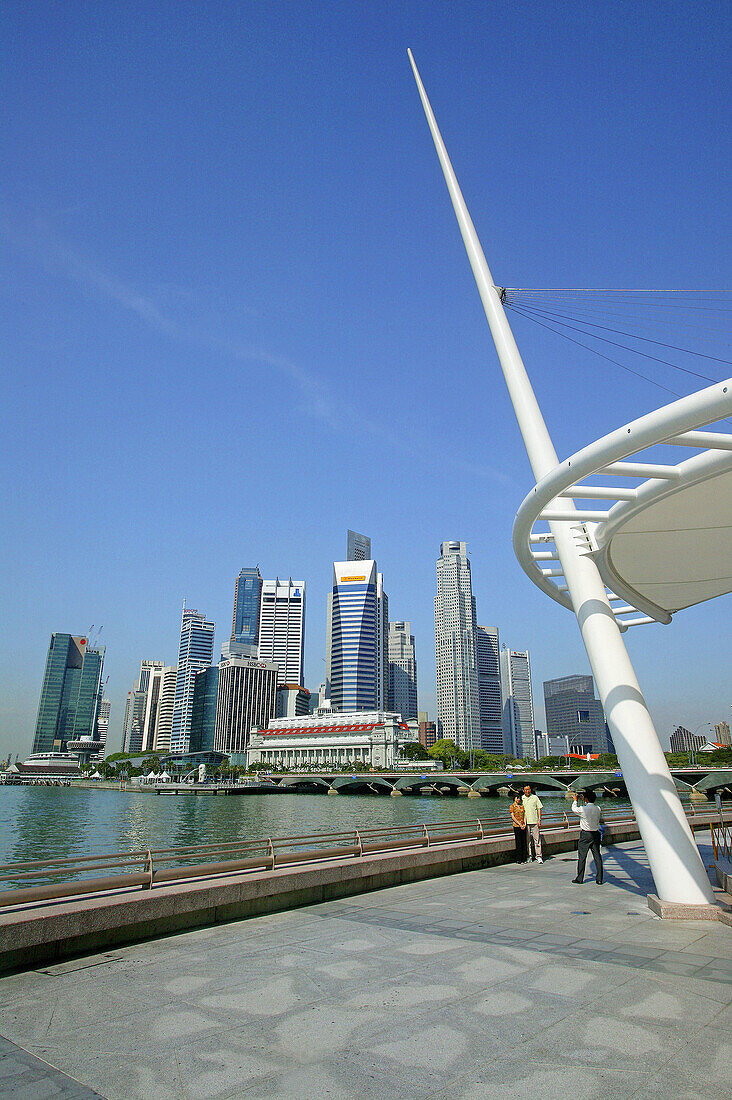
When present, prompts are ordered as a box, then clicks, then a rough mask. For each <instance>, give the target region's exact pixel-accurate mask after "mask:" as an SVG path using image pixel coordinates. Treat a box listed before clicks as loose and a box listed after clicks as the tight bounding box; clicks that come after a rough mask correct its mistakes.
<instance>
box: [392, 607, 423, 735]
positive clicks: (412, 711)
mask: <svg viewBox="0 0 732 1100" xmlns="http://www.w3.org/2000/svg"><path fill="white" fill-rule="evenodd" d="M384 709H385V710H391V711H396V712H397V713H398V714H401V716H402V720H403V721H404V722H406V721H407V720H408V719H410V718H416V717H417V658H416V656H415V652H414V635H413V634H412V633H411V624H410V623H406V622H397V623H389V699H388V703H387V706H386V707H385V708H384Z"/></svg>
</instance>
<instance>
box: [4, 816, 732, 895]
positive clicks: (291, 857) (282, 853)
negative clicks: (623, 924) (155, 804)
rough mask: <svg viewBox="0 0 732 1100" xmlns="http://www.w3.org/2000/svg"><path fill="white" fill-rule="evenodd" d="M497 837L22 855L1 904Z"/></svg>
mask: <svg viewBox="0 0 732 1100" xmlns="http://www.w3.org/2000/svg"><path fill="white" fill-rule="evenodd" d="M688 812H689V813H690V815H692V816H694V817H695V818H696V817H700V818H701V820H702V821H703V822H704V823H706V822H705V815H703V814H700V813H699V811H697V810H695V809H694V807H693V806H690V807H689V811H688ZM712 812H713V811H711V810H710V823H711V824H714V822H713V821H712V818H711V815H712ZM603 817H604V820H605V824H606V826H607V827H608V829H609V830H610V833H611V832H612V827H613V825H619V824H630V823H632V822H633V821H634V820H635V818H634V816H633V814H632V813H629V812H628V811H618V812H616V813H613V812H612V811H610V812H607V813H603ZM541 825H542V832H544V833H545V834H546V833H549V834H556V833H563V832H566V831H568V830H571V829H576V828H577V827H578V821H577V819H576V818H573V817H572V816H571V815H568V814H567V813H553V814H544V815H542V823H541ZM722 827H723V828H726V826H722ZM718 828H719V826H718ZM728 836H729V830H728ZM501 839H504V840H513V830H512V829H507V828H506V827H505V826H504V825H497V824H496V822H495V821H485V820H482V819H474V820H470V819H468V820H458V821H439V822H434V823H431V824H422V823H419V824H412V825H397V826H388V827H381V828H374V829H352V830H348V831H345V832H331V833H309V834H304V835H297V836H282V837H264V838H263V839H260V840H242V841H231V842H228V843H225V844H220V843H219V844H194V845H188V846H185V847H177V848H145V849H141V850H139V851H132V852H121V853H120V852H113V853H103V854H100V855H93V856H69V857H66V858H62V859H50V860H26V861H23V862H19V863H10V864H6V865H4V866H0V882H4V883H8V884H10V888H9V889H5V890H0V908H4V907H7V906H18V905H28V904H32V903H35V902H44V901H57V900H61V899H63V898H70V897H77V896H80V895H84V894H98V893H106V892H109V891H116V890H128V889H129V888H130V887H136V886H139V887H141V888H142V889H146V890H151V889H153V888H154V887H155V886H161V885H164V884H169V883H174V882H183V881H191V880H194V879H207V878H211V877H215V876H220V875H229V874H240V873H249V872H255V871H275V870H277V869H278V868H285V867H290V866H294V865H299V866H303V865H306V864H313V863H319V862H323V861H325V860H334V859H353V858H363V857H364V856H370V855H375V854H378V853H380V852H384V853H387V852H396V851H408V850H413V849H419V848H429V847H433V846H435V845H446V844H448V845H449V844H459V843H466V842H471V841H472V842H478V841H484V840H501ZM727 843H728V841H727ZM109 870H114V871H115V872H116V873H114V874H110V875H101V876H100V875H99V872H100V871H109Z"/></svg>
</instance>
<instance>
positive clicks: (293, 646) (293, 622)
mask: <svg viewBox="0 0 732 1100" xmlns="http://www.w3.org/2000/svg"><path fill="white" fill-rule="evenodd" d="M258 655H259V659H260V661H275V662H276V663H277V665H278V666H279V672H278V674H277V679H278V682H279V683H280V684H302V683H303V677H304V675H305V582H304V581H294V582H293V580H292V577H290V579H289V581H287V582H281V581H280V579H279V577H277V578H276V579H275V580H273V581H264V582H263V584H262V605H261V612H260V617H259V654H258ZM232 656H235V654H232Z"/></svg>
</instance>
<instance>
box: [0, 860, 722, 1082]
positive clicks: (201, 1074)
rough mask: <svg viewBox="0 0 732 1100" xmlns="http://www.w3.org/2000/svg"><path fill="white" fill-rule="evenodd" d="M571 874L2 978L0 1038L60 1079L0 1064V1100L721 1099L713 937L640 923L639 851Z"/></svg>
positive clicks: (710, 930) (179, 939)
mask: <svg viewBox="0 0 732 1100" xmlns="http://www.w3.org/2000/svg"><path fill="white" fill-rule="evenodd" d="M702 839H703V838H702ZM702 849H703V854H704V856H705V858H706V860H707V862H710V860H711V853H710V851H709V849H708V848H705V847H704V844H703V843H702ZM573 875H574V859H573V857H571V856H570V855H560V856H556V857H555V858H554V859H552V860H551V861H549V862H547V863H546V864H544V866H538V865H536V864H532V865H531V866H529V867H516V866H505V867H496V868H489V869H487V870H484V871H474V872H472V873H470V874H463V875H455V876H452V877H449V878H440V879H434V880H431V881H428V882H420V883H416V884H415V885H413V886H399V887H394V888H391V889H388V890H382V891H379V892H376V893H372V894H367V895H365V896H363V897H361V898H358V899H355V900H354V899H351V898H349V899H347V900H344V901H342V902H328V903H325V904H322V905H317V906H311V907H309V908H304V909H298V910H294V911H290V912H286V913H278V914H272V915H268V916H263V917H257V918H254V919H252V920H248V921H241V922H238V923H236V924H229V925H223V926H218V927H214V928H206V929H202V930H201V931H198V932H189V933H185V934H181V935H177V936H172V937H170V938H168V939H163V940H155V941H151V942H149V943H145V944H140V945H136V946H132V947H126V948H121V949H119V950H115V951H113V952H109V953H106V954H99V955H94V956H89V957H86V958H83V959H77V960H73V961H69V962H65V963H59V964H57V965H54V966H48V967H44V968H43V969H39V970H36V971H32V972H29V973H25V974H17V975H11V976H9V977H5V978H2V979H0V1032H2V1033H3V1034H4V1035H5V1036H7V1038H8V1039H9V1040H10V1041H11V1043H12V1044H17V1046H18V1047H22V1048H24V1049H25V1051H26V1052H29V1054H30V1055H33V1056H36V1057H37V1058H39V1059H42V1060H43V1062H44V1063H50V1066H54V1067H57V1069H58V1070H59V1071H62V1073H57V1072H55V1071H54V1070H52V1069H51V1068H50V1066H46V1067H45V1076H43V1072H42V1071H39V1070H38V1065H39V1064H40V1065H42V1064H43V1063H37V1062H35V1060H34V1059H30V1062H28V1058H29V1055H28V1054H25V1053H23V1051H18V1050H17V1047H16V1048H14V1047H12V1046H10V1045H7V1046H4V1047H2V1048H1V1049H0V1055H3V1054H4V1057H2V1058H1V1059H0V1096H3V1097H5V1096H11V1095H12V1097H13V1100H22V1098H23V1097H26V1096H27V1097H29V1098H32V1100H42V1098H43V1097H76V1096H78V1097H79V1098H81V1097H86V1096H89V1095H90V1093H89V1092H88V1091H87V1090H94V1091H95V1092H96V1093H97V1094H101V1095H102V1096H104V1097H108V1098H110V1100H136V1098H144V1100H150V1098H155V1100H168V1098H171V1100H172V1098H175V1100H198V1098H201V1100H203V1098H214V1097H217V1098H221V1100H223V1098H231V1100H233V1098H235V1097H242V1098H243V1100H244V1098H246V1100H255V1098H256V1100H259V1098H262V1100H264V1098H265V1097H267V1098H293V1100H306V1098H307V1100H310V1098H312V1097H315V1098H316V1100H324V1098H332V1100H371V1098H374V1100H377V1098H378V1100H384V1098H388V1100H392V1098H394V1100H399V1098H410V1100H411V1098H415V1100H416V1098H418V1100H426V1098H428V1097H429V1098H432V1100H447V1098H450V1100H486V1098H487V1097H488V1098H490V1097H493V1096H495V1097H502V1096H506V1095H507V1094H508V1090H509V1089H511V1090H512V1092H515V1093H516V1095H521V1096H527V1095H528V1096H539V1097H541V1098H542V1100H553V1098H561V1100H569V1098H570V1097H572V1098H574V1097H581V1098H582V1100H595V1098H600V1097H608V1098H609V1097H612V1098H613V1100H623V1098H630V1097H633V1098H634V1100H649V1098H651V1097H658V1098H661V1097H663V1098H664V1100H675V1098H678V1100H682V1098H683V1100H696V1098H702V1097H704V1098H715V1100H719V1098H722V1097H728V1096H732V932H731V931H730V929H729V928H727V927H725V926H723V925H721V924H717V923H714V922H705V921H696V922H684V923H680V924H676V923H671V922H664V921H661V920H659V919H657V918H654V917H652V916H651V914H650V912H649V910H648V908H647V905H646V900H645V895H646V893H647V892H649V891H650V890H651V888H652V887H651V880H650V876H649V873H648V868H647V863H646V860H645V855H644V853H643V849H642V846H641V845H640V844H637V843H636V844H625V845H622V846H618V847H615V848H612V849H610V850H609V851H608V853H607V859H606V879H607V885H606V886H604V887H602V888H598V887H596V886H595V884H594V881H592V880H590V881H588V883H587V884H586V885H583V886H581V887H579V886H572V885H570V879H571V878H572V877H573ZM18 1059H26V1062H25V1063H22V1064H26V1065H30V1067H31V1069H30V1071H32V1072H33V1073H38V1072H41V1076H37V1077H35V1078H34V1079H33V1081H30V1080H29V1079H28V1080H26V1081H25V1082H21V1081H20V1080H19V1079H18V1078H17V1075H16V1078H15V1079H13V1077H12V1067H13V1065H17V1063H18ZM3 1066H5V1067H6V1070H7V1072H6V1074H5V1077H3V1070H2V1067H3ZM63 1074H67V1075H69V1077H70V1078H72V1079H73V1080H72V1081H71V1082H70V1083H69V1080H68V1077H64V1076H63ZM8 1081H9V1082H10V1083H9V1084H8V1083H5V1085H4V1082H8ZM76 1083H78V1084H76ZM72 1087H73V1088H76V1089H77V1091H76V1092H74V1091H72ZM64 1089H66V1091H64Z"/></svg>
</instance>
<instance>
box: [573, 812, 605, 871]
mask: <svg viewBox="0 0 732 1100" xmlns="http://www.w3.org/2000/svg"><path fill="white" fill-rule="evenodd" d="M572 813H574V814H577V815H578V817H579V819H580V831H579V840H578V841H577V877H576V878H573V879H572V882H573V883H575V884H576V885H577V886H579V885H580V884H581V883H583V882H584V880H585V864H586V863H587V856H588V854H589V852H590V850H592V858H593V859H594V861H595V882H596V883H597V885H598V886H602V884H603V875H602V855H601V854H600V825H601V823H602V811H601V810H600V807H599V806H596V805H595V792H594V791H587V793H586V794H585V795H581V794H578V795H577V797H576V798H575V800H574V802H573V803H572Z"/></svg>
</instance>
